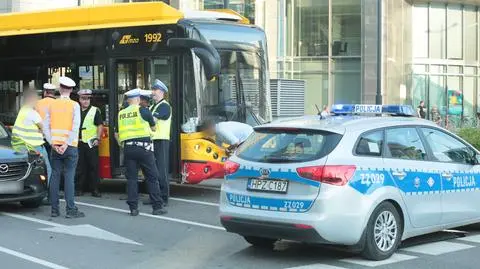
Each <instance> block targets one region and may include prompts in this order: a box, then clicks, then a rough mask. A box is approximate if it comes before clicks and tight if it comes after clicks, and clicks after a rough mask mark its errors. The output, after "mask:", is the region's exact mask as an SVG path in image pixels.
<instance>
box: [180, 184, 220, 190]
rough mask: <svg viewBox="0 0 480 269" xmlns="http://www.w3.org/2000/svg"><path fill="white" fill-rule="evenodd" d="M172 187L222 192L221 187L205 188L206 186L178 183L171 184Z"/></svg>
mask: <svg viewBox="0 0 480 269" xmlns="http://www.w3.org/2000/svg"><path fill="white" fill-rule="evenodd" d="M170 185H171V186H175V187H186V188H193V189H204V190H211V191H220V186H218V187H215V186H204V185H190V184H178V183H170Z"/></svg>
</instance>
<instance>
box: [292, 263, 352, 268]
mask: <svg viewBox="0 0 480 269" xmlns="http://www.w3.org/2000/svg"><path fill="white" fill-rule="evenodd" d="M286 269H346V268H345V267H338V266H333V265H328V264H321V263H317V264H310V265H304V266H297V267H289V268H286Z"/></svg>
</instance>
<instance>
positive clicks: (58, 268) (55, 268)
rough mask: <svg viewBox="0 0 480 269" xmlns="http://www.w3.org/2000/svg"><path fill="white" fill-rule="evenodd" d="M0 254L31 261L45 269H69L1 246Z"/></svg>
mask: <svg viewBox="0 0 480 269" xmlns="http://www.w3.org/2000/svg"><path fill="white" fill-rule="evenodd" d="M0 252H3V253H5V254H8V255H12V256H15V257H17V258H20V259H23V260H26V261H29V262H32V263H36V264H39V265H43V266H45V267H48V268H52V269H68V268H67V267H65V266H61V265H58V264H55V263H51V262H49V261H46V260H42V259H39V258H35V257H33V256H30V255H27V254H23V253H21V252H18V251H15V250H11V249H8V248H4V247H1V246H0Z"/></svg>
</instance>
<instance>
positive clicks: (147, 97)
mask: <svg viewBox="0 0 480 269" xmlns="http://www.w3.org/2000/svg"><path fill="white" fill-rule="evenodd" d="M151 100H152V91H147V90H141V91H140V106H141V107H146V108H149V107H150V101H151Z"/></svg>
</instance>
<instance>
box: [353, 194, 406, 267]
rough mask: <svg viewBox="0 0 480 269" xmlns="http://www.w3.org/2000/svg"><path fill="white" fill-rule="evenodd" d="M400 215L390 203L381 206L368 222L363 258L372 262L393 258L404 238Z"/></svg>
mask: <svg viewBox="0 0 480 269" xmlns="http://www.w3.org/2000/svg"><path fill="white" fill-rule="evenodd" d="M402 231H403V227H402V221H401V218H400V215H399V213H398V211H397V209H396V208H395V206H393V205H392V204H391V203H390V202H384V203H382V204H380V205H379V206H378V207H377V208H376V209H375V210H374V211H373V213H372V215H371V216H370V220H369V221H368V225H367V230H366V237H365V240H366V242H365V248H364V250H363V253H362V254H363V256H364V257H365V258H367V259H370V260H384V259H387V258H389V257H390V256H392V254H393V253H394V252H395V251H396V250H397V247H398V245H399V244H400V240H401V236H402Z"/></svg>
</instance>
